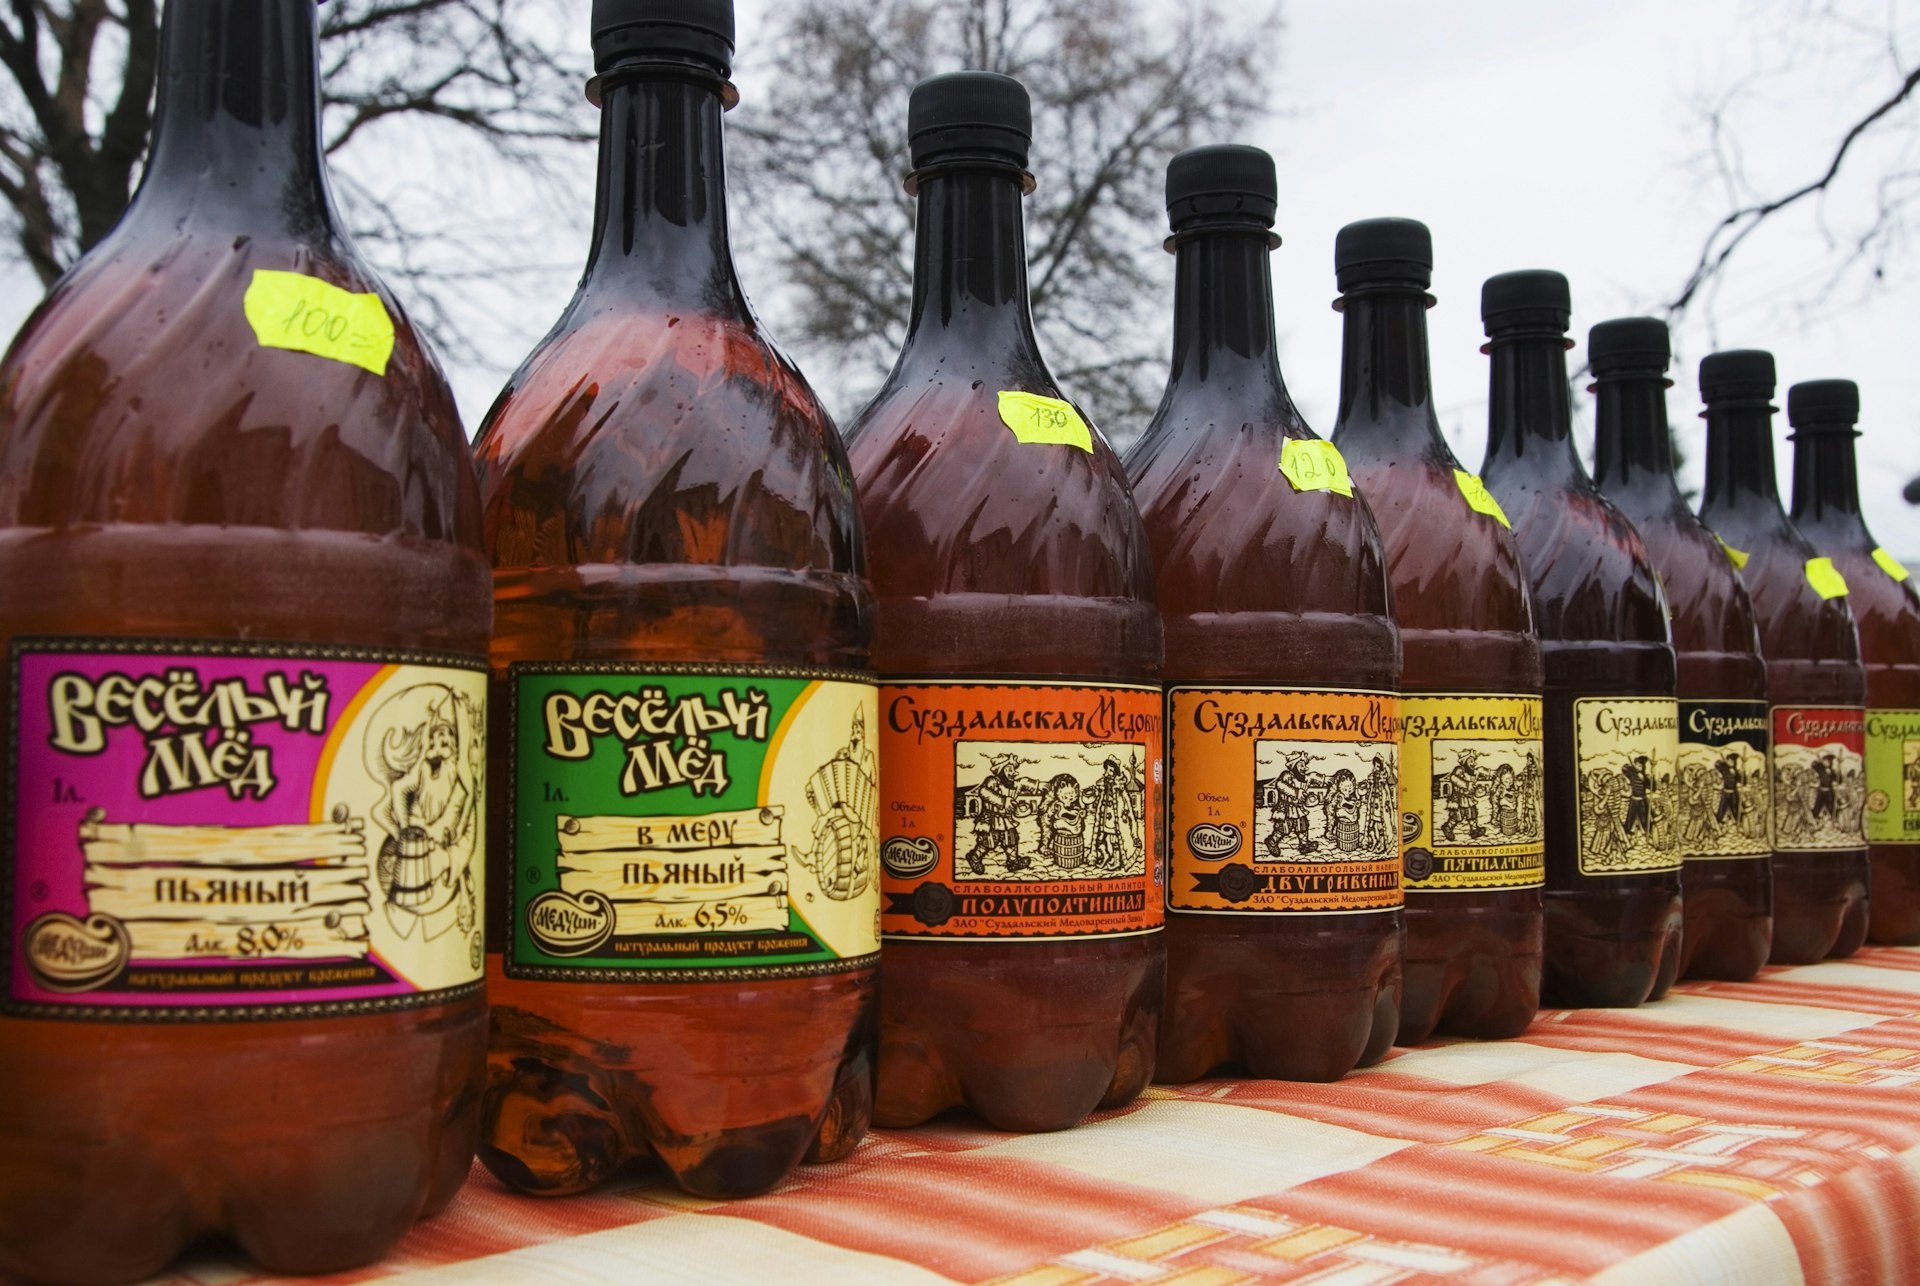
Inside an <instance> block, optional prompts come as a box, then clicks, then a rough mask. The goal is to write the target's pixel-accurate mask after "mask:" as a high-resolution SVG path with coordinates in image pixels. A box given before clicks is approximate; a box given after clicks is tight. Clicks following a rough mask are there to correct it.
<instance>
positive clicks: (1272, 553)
mask: <svg viewBox="0 0 1920 1286" xmlns="http://www.w3.org/2000/svg"><path fill="white" fill-rule="evenodd" d="M1284 409H1285V411H1286V412H1289V413H1290V412H1291V407H1286V408H1284ZM1250 413H1251V418H1248V419H1245V420H1242V421H1241V422H1240V423H1237V424H1235V423H1233V422H1232V417H1231V416H1226V417H1219V418H1215V419H1213V420H1212V422H1210V423H1205V424H1196V423H1181V422H1179V420H1178V419H1177V418H1174V417H1175V416H1177V411H1174V410H1173V409H1172V408H1168V407H1163V408H1162V411H1161V414H1160V416H1158V417H1156V419H1155V422H1154V423H1153V425H1152V426H1150V427H1149V428H1148V430H1147V433H1146V435H1145V436H1144V437H1143V438H1142V439H1141V440H1140V442H1139V443H1137V444H1136V445H1135V447H1134V449H1133V451H1132V452H1130V453H1129V455H1128V461H1127V463H1128V471H1129V473H1130V475H1131V477H1132V481H1133V488H1134V496H1135V498H1136V500H1137V501H1138V503H1139V505H1140V510H1141V515H1142V517H1143V519H1144V521H1145V524H1146V530H1147V538H1148V541H1149V543H1150V544H1151V546H1152V548H1153V557H1154V565H1155V570H1156V572H1157V574H1158V576H1159V579H1160V584H1161V591H1160V601H1161V608H1162V610H1163V612H1164V613H1165V614H1166V615H1167V616H1169V617H1172V616H1175V615H1195V614H1209V613H1228V612H1284V613H1298V614H1312V613H1326V614H1337V615H1353V616H1382V617H1384V616H1387V615H1389V614H1390V612H1391V607H1390V603H1391V597H1390V590H1389V589H1388V580H1387V572H1386V555H1385V552H1384V549H1383V547H1382V545H1381V540H1380V531H1379V527H1378V525H1377V524H1376V522H1375V520H1374V515H1373V513H1372V511H1371V510H1370V509H1369V507H1368V504H1367V500H1366V499H1365V498H1364V493H1363V491H1362V490H1361V488H1359V487H1358V486H1352V485H1350V488H1349V489H1350V490H1352V491H1353V493H1354V494H1352V495H1344V494H1341V492H1340V491H1339V490H1337V489H1333V488H1328V487H1319V486H1316V485H1315V484H1316V480H1317V479H1316V476H1315V475H1314V474H1312V473H1311V472H1307V471H1306V470H1308V469H1310V468H1311V466H1310V465H1307V464H1299V465H1294V466H1293V467H1295V468H1296V470H1297V471H1298V473H1299V477H1298V480H1296V479H1290V478H1289V477H1288V475H1287V473H1286V472H1285V471H1284V469H1283V465H1289V464H1292V462H1291V461H1289V460H1288V458H1287V456H1286V452H1287V450H1288V448H1289V446H1290V445H1291V444H1293V443H1301V444H1313V445H1314V446H1315V447H1318V446H1320V445H1321V443H1322V440H1321V439H1320V438H1319V437H1318V436H1317V435H1315V434H1314V433H1313V432H1312V430H1310V429H1308V428H1307V427H1306V425H1305V424H1304V423H1303V422H1302V421H1300V419H1299V418H1298V416H1297V415H1293V414H1285V415H1282V416H1275V415H1271V414H1270V413H1267V412H1263V411H1262V409H1261V408H1257V407H1255V408H1250ZM1305 459H1306V460H1308V461H1310V460H1311V459H1312V455H1311V453H1310V452H1309V453H1308V454H1307V455H1306V457H1305Z"/></svg>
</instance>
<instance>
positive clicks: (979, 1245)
mask: <svg viewBox="0 0 1920 1286" xmlns="http://www.w3.org/2000/svg"><path fill="white" fill-rule="evenodd" d="M272 1280H278V1279H271V1278H267V1277H262V1276H260V1275H259V1274H257V1273H254V1272H252V1271H251V1270H250V1269H249V1268H247V1267H246V1266H245V1265H244V1264H242V1263H240V1262H238V1261H212V1260H200V1261H196V1262H193V1263H190V1264H188V1265H185V1266H183V1267H182V1268H180V1269H179V1270H178V1271H176V1272H174V1273H172V1274H170V1275H169V1276H167V1277H165V1278H162V1279H161V1281H163V1282H165V1283H167V1284H168V1286H254V1284H256V1283H264V1282H268V1281H272ZM298 1280H300V1281H303V1282H336V1283H348V1282H382V1283H389V1284H391V1286H428V1284H429V1283H434V1284H438V1283H479V1284H482V1286H486V1284H491V1283H499V1284H500V1286H508V1284H517V1283H524V1282H539V1283H543V1284H550V1286H574V1284H576V1283H578V1284H581V1286H585V1284H587V1283H628V1282H634V1281H640V1280H645V1281H649V1282H671V1281H686V1282H703V1283H705V1282H720V1283H731V1282H738V1283H763V1282H780V1283H783V1284H789V1283H790V1284H792V1286H807V1284H811V1283H819V1284H820V1286H854V1284H855V1283H865V1282H876V1283H881V1282H900V1283H938V1282H987V1281H994V1282H1009V1283H1021V1284H1022V1286H1096V1284H1097V1286H1108V1284H1114V1286H1118V1284H1122V1283H1144V1282H1151V1283H1156V1284H1164V1286H1176V1284H1177V1286H1202V1284H1213V1283H1220V1284H1223V1286H1224V1284H1225V1283H1232V1282H1245V1281H1261V1280H1270V1281H1289V1282H1313V1283H1317V1284H1322V1286H1384V1284H1386V1283H1399V1282H1429V1281H1431V1282H1446V1283H1455V1284H1457V1286H1543V1284H1545V1283H1560V1282H1575V1281H1597V1282H1605V1283H1616V1284H1619V1286H1650V1284H1655V1283H1669V1282H1672V1283H1696V1282H1697V1283H1708V1282H1737V1283H1739V1284H1740V1286H1775V1284H1776V1283H1778V1284H1779V1286H1789V1284H1797V1283H1817V1284H1823V1286H1824V1284H1828V1283H1832V1284H1835V1286H1841V1284H1851V1283H1861V1282H1904V1281H1920V949H1894V948H1869V949H1867V950H1865V951H1862V952H1861V953H1860V954H1859V955H1858V956H1856V957H1855V958H1854V959H1852V960H1850V961H1846V962H1844V963H1838V962H1837V963H1831V964H1822V965H1816V966H1811V967H1806V968H1772V969H1768V970H1767V971H1766V972H1765V973H1764V974H1763V976H1762V977H1761V978H1759V979H1757V980H1756V981H1754V982H1751V983H1741V984H1733V983H1686V984H1682V985H1681V986H1679V987H1677V988H1676V989H1675V990H1674V992H1673V994H1672V995H1671V996H1670V997H1669V998H1668V999H1666V1000H1663V1001H1661V1002H1660V1003H1658V1004H1656V1005H1650V1006H1648V1007H1646V1008H1644V1009H1639V1010H1579V1011H1564V1010H1552V1011H1548V1012H1545V1013H1543V1014H1541V1015H1540V1017H1539V1019H1538V1020H1537V1021H1536V1022H1535V1023H1534V1025H1533V1027H1532V1028H1531V1029H1530V1030H1529V1031H1528V1032H1527V1033H1526V1035H1525V1036H1524V1037H1522V1038H1520V1039H1519V1040H1513V1041H1503V1042H1498V1043H1484V1044H1482V1043H1470V1042H1434V1043H1431V1044H1428V1045H1425V1046H1422V1047H1420V1048H1417V1049H1412V1050H1402V1051H1396V1053H1395V1056H1394V1057H1392V1058H1390V1059H1389V1060H1388V1061H1387V1062H1386V1063H1384V1064H1382V1065H1381V1066H1379V1067H1377V1068H1374V1069H1372V1070H1370V1071H1367V1072H1364V1073H1360V1074H1357V1075H1354V1076H1350V1077H1348V1078H1347V1079H1346V1080H1344V1081H1342V1082H1340V1083H1339V1084H1337V1085H1291V1084H1285V1083H1282V1082H1277V1081H1207V1082H1202V1083H1200V1084H1195V1085H1187V1086H1180V1087H1176V1088H1166V1087H1155V1088H1154V1089H1153V1090H1151V1091H1149V1093H1148V1094H1147V1095H1146V1096H1144V1097H1143V1098H1142V1099H1141V1100H1140V1101H1139V1102H1137V1103H1135V1104H1133V1105H1132V1106H1130V1107H1128V1108H1126V1109H1123V1110H1121V1111H1118V1112H1111V1113H1104V1114H1102V1115H1101V1116H1100V1117H1098V1118H1096V1119H1095V1120H1094V1121H1092V1122H1090V1123H1088V1124H1087V1125H1084V1126H1082V1127H1081V1128H1079V1129H1076V1130H1070V1131H1068V1132H1066V1133H1064V1134H1054V1135H1043V1136H1025V1137H1022V1136H1014V1135H1005V1134H998V1133H995V1132H993V1131H990V1130H987V1129H984V1128H981V1127H980V1126H978V1125H977V1124H975V1123H972V1122H967V1121H948V1122H943V1123H941V1124H939V1125H937V1126H934V1127H930V1128H925V1129H919V1130H906V1131H880V1132H878V1133H876V1134H875V1135H873V1136H872V1137H870V1138H869V1139H868V1140H867V1141H866V1142H865V1143H864V1144H863V1145H861V1147H860V1148H859V1149H858V1150H856V1151H855V1153H854V1154H853V1156H852V1157H850V1158H849V1159H848V1160H846V1161H844V1162H841V1163H838V1164H836V1165H831V1166H823V1167H817V1168H811V1167H810V1168H804V1169H803V1170H802V1171H801V1172H800V1173H799V1174H798V1175H797V1176H796V1177H795V1178H794V1179H792V1180H791V1181H790V1182H788V1183H787V1184H786V1185H784V1186H783V1187H782V1188H780V1189H779V1190H777V1191H776V1192H774V1193H772V1194H770V1195H768V1196H765V1197H760V1198H757V1199H755V1200H751V1201H741V1202H734V1203H732V1204H720V1203H714V1202H708V1201H702V1200H698V1199H695V1198H691V1197H686V1196H683V1195H681V1194H679V1193H677V1192H675V1191H671V1190H667V1189H664V1188H660V1187H631V1188H626V1189H617V1190H610V1191H602V1192H598V1193H595V1194H593V1195H590V1196H586V1197H579V1198H574V1199H571V1200H564V1201H540V1200H533V1199H527V1198H521V1197H517V1196H514V1195H511V1194H510V1193H508V1192H506V1191H505V1190H503V1189H502V1188H501V1187H500V1186H499V1185H498V1184H496V1183H495V1182H493V1180H492V1179H491V1178H489V1177H488V1176H487V1175H486V1174H485V1173H484V1172H482V1171H479V1170H477V1169H476V1171H475V1173H474V1177H473V1179H472V1181H471V1182H470V1183H469V1185H468V1186H467V1188H466V1190H465V1191H464V1192H463V1193H462V1194H461V1195H460V1197H459V1198H458V1199H457V1200H456V1201H455V1203H454V1205H453V1207H452V1208H451V1209H450V1210H449V1211H448V1212H447V1213H446V1214H444V1215H442V1216H441V1217H439V1218H438V1219H435V1220H433V1221H431V1222H429V1223H426V1224H422V1225H421V1226H420V1227H419V1228H417V1229H416V1230H415V1231H414V1232H413V1234H412V1235H411V1236H410V1237H408V1238H407V1240H406V1241H405V1242H404V1243H402V1244H401V1246H400V1247H399V1249H398V1250H397V1251H396V1252H395V1253H394V1254H393V1255H392V1256H391V1257H390V1258H389V1259H388V1260H386V1261H385V1262H383V1263H380V1264H377V1265H374V1266H372V1267H369V1268H365V1269H361V1270H358V1271H356V1272H352V1273H344V1274H340V1275H337V1276H335V1277H330V1278H303V1279H298Z"/></svg>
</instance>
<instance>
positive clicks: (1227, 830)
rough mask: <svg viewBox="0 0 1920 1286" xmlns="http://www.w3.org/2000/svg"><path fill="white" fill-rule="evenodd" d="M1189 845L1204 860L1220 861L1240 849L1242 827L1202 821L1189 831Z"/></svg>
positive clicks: (1196, 855)
mask: <svg viewBox="0 0 1920 1286" xmlns="http://www.w3.org/2000/svg"><path fill="white" fill-rule="evenodd" d="M1187 847H1188V848H1189V849H1190V850H1192V852H1193V855H1194V856H1195V857H1197V858H1199V859H1200V860H1201V861H1203V862H1220V861H1224V860H1226V859H1227V858H1229V857H1232V856H1233V855H1234V854H1235V853H1238V852H1239V851H1240V828H1239V827H1238V826H1235V825H1234V824H1233V823H1231V822H1227V823H1224V824H1219V825H1216V824H1214V823H1213V822H1202V823H1200V825H1198V826H1195V827H1192V828H1191V829H1189V830H1188V831H1187Z"/></svg>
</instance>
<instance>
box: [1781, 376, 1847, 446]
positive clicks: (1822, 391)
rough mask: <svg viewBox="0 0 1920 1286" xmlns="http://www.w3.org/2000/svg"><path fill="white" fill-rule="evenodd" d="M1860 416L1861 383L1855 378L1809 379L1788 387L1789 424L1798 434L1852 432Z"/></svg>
mask: <svg viewBox="0 0 1920 1286" xmlns="http://www.w3.org/2000/svg"><path fill="white" fill-rule="evenodd" d="M1859 419H1860V386H1859V385H1858V384H1855V383H1854V382H1853V381H1852V380H1805V381H1803V382H1801V383H1799V384H1791V385H1788V387H1787V423H1788V424H1791V425H1792V426H1793V427H1794V431H1795V432H1796V433H1821V432H1826V433H1846V432H1851V431H1852V429H1853V426H1854V424H1855V423H1856V422H1857V421H1858V420H1859Z"/></svg>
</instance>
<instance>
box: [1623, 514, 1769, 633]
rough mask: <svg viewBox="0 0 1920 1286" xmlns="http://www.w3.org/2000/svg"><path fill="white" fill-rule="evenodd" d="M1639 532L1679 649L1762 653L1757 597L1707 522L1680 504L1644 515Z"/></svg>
mask: <svg viewBox="0 0 1920 1286" xmlns="http://www.w3.org/2000/svg"><path fill="white" fill-rule="evenodd" d="M1638 530H1639V532H1640V539H1641V543H1642V544H1643V545H1645V547H1646V550H1647V557H1648V558H1649V559H1650V560H1652V562H1653V567H1654V571H1655V572H1657V573H1658V574H1659V577H1660V583H1661V586H1662V587H1663V588H1664V589H1665V590H1666V594H1667V606H1668V608H1669V609H1670V611H1671V613H1672V618H1673V645H1674V647H1675V648H1676V649H1677V650H1679V651H1681V652H1703V653H1706V652H1710V653H1722V652H1725V653H1737V652H1754V651H1757V650H1758V648H1759V635H1758V633H1757V626H1756V623H1755V618H1754V612H1753V600H1752V599H1751V598H1750V597H1749V596H1748V594H1747V590H1746V586H1745V585H1743V584H1742V583H1741V580H1740V574H1739V572H1738V571H1737V570H1735V568H1734V565H1733V560H1732V558H1731V557H1730V556H1729V555H1728V553H1727V551H1726V549H1725V548H1724V547H1722V545H1721V544H1720V541H1719V540H1718V539H1717V538H1716V537H1715V536H1714V534H1713V533H1712V532H1711V531H1709V530H1708V529H1707V526H1706V524H1705V523H1703V522H1701V521H1700V520H1699V519H1698V518H1696V517H1695V516H1694V515H1693V514H1692V513H1690V512H1688V511H1687V510H1685V509H1684V508H1679V507H1676V508H1675V509H1674V511H1672V512H1669V513H1662V514H1658V515H1653V516H1650V517H1647V518H1643V519H1642V520H1641V521H1640V522H1639V524H1638Z"/></svg>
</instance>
